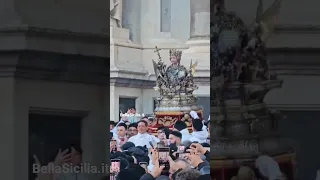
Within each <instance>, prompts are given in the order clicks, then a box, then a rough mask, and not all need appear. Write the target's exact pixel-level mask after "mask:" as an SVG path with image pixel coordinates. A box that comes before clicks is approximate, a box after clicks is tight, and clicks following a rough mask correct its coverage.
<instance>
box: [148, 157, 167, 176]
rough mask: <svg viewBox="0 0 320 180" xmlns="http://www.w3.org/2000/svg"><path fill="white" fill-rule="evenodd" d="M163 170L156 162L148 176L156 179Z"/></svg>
mask: <svg viewBox="0 0 320 180" xmlns="http://www.w3.org/2000/svg"><path fill="white" fill-rule="evenodd" d="M163 169H164V166H160V164H159V161H156V162H155V164H154V167H153V169H152V171H151V173H150V174H151V175H152V176H153V177H154V178H155V179H156V178H157V177H159V176H160V175H161V172H162V170H163Z"/></svg>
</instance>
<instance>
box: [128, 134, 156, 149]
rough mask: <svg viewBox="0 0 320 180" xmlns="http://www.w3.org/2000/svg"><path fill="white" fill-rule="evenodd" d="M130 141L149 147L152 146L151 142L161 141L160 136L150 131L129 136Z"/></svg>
mask: <svg viewBox="0 0 320 180" xmlns="http://www.w3.org/2000/svg"><path fill="white" fill-rule="evenodd" d="M128 141H129V142H132V143H134V144H135V146H146V147H147V148H148V149H149V148H151V146H150V144H149V142H151V143H152V144H156V143H158V142H160V140H159V139H158V138H156V137H155V136H153V135H150V134H148V133H144V134H140V133H138V134H137V135H135V136H132V137H131V138H129V139H128Z"/></svg>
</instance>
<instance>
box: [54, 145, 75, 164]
mask: <svg viewBox="0 0 320 180" xmlns="http://www.w3.org/2000/svg"><path fill="white" fill-rule="evenodd" d="M68 151H69V150H68V149H66V150H64V151H61V149H59V152H58V154H57V156H56V158H55V160H54V162H53V163H54V165H55V166H61V165H62V164H64V163H66V162H70V160H71V153H68Z"/></svg>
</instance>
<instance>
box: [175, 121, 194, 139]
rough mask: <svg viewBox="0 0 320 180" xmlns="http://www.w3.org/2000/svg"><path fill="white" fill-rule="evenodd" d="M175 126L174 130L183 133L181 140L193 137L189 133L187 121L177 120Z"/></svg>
mask: <svg viewBox="0 0 320 180" xmlns="http://www.w3.org/2000/svg"><path fill="white" fill-rule="evenodd" d="M173 128H174V129H173V130H176V131H179V132H180V133H181V134H182V139H181V142H183V141H189V140H190V139H191V138H192V136H191V135H190V133H189V130H188V126H187V124H186V123H185V122H183V121H177V122H176V123H175V124H174V126H173Z"/></svg>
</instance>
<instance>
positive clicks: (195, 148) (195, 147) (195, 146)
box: [190, 143, 207, 154]
mask: <svg viewBox="0 0 320 180" xmlns="http://www.w3.org/2000/svg"><path fill="white" fill-rule="evenodd" d="M190 149H192V150H193V151H195V152H198V153H201V154H205V153H206V152H207V149H206V148H204V147H203V146H202V145H201V144H198V143H192V144H191V145H190Z"/></svg>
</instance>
